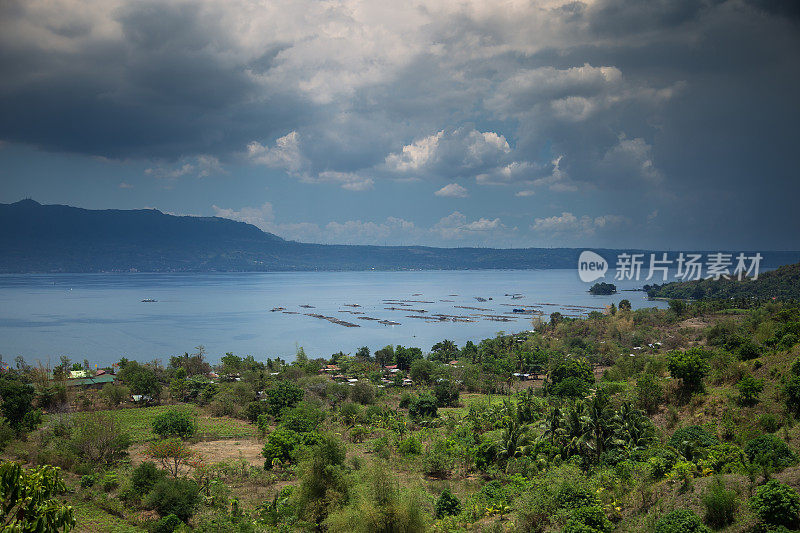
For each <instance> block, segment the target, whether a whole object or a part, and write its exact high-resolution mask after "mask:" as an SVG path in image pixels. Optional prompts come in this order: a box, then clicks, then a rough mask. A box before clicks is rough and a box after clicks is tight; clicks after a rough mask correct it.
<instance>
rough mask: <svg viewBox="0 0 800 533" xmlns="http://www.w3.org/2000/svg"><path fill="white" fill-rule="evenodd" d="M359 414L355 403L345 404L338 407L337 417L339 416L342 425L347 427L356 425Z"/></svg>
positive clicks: (359, 411)
mask: <svg viewBox="0 0 800 533" xmlns="http://www.w3.org/2000/svg"><path fill="white" fill-rule="evenodd" d="M360 414H361V409H360V408H359V407H358V404H357V403H353V402H345V403H343V404H342V406H341V407H339V416H341V417H342V420H343V421H344V423H345V424H347V425H349V426H352V425H353V424H355V423H356V420H357V419H358V417H359V415H360Z"/></svg>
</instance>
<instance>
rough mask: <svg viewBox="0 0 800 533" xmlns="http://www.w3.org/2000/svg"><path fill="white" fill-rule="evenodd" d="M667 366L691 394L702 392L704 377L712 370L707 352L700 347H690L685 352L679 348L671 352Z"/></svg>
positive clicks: (685, 390) (671, 373)
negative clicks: (707, 358)
mask: <svg viewBox="0 0 800 533" xmlns="http://www.w3.org/2000/svg"><path fill="white" fill-rule="evenodd" d="M667 368H668V369H669V373H670V375H672V377H673V378H675V379H680V380H681V381H682V383H683V387H682V388H683V390H684V392H686V393H689V394H692V393H695V392H702V390H703V378H705V377H706V375H708V372H709V370H710V366H709V364H708V361H707V360H706V352H705V350H701V349H700V348H690V349H688V350H686V351H685V352H681V351H679V350H676V351H673V352H670V354H669V360H668V361H667Z"/></svg>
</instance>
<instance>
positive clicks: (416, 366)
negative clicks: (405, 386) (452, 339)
mask: <svg viewBox="0 0 800 533" xmlns="http://www.w3.org/2000/svg"><path fill="white" fill-rule="evenodd" d="M433 370H434V365H433V363H432V362H431V361H428V360H427V359H417V360H416V361H414V362H413V363H411V370H410V371H409V374H410V376H411V380H412V381H413V382H414V383H430V382H431V375H432V374H433Z"/></svg>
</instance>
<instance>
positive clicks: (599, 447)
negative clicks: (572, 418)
mask: <svg viewBox="0 0 800 533" xmlns="http://www.w3.org/2000/svg"><path fill="white" fill-rule="evenodd" d="M583 422H584V424H585V426H586V432H585V433H584V441H585V442H587V443H588V444H589V448H590V449H592V450H594V460H595V462H599V461H600V456H601V455H603V452H604V451H605V450H606V449H607V448H608V447H609V445H610V443H611V438H612V437H613V435H614V430H615V429H616V420H615V417H614V410H613V409H611V407H610V405H609V398H608V394H607V393H605V392H604V391H603V390H598V391H597V393H596V394H595V395H594V398H592V399H591V400H590V401H589V403H588V405H587V406H586V414H585V415H584V417H583Z"/></svg>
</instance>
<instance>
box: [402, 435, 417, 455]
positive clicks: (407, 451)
mask: <svg viewBox="0 0 800 533" xmlns="http://www.w3.org/2000/svg"><path fill="white" fill-rule="evenodd" d="M397 451H399V452H400V455H405V456H409V455H419V454H420V453H422V444H420V442H419V439H417V437H415V436H414V435H410V436H409V437H407V438H405V439H403V440H401V441H400V445H399V446H398V447H397Z"/></svg>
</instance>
